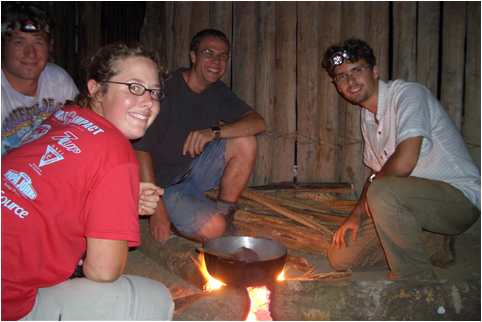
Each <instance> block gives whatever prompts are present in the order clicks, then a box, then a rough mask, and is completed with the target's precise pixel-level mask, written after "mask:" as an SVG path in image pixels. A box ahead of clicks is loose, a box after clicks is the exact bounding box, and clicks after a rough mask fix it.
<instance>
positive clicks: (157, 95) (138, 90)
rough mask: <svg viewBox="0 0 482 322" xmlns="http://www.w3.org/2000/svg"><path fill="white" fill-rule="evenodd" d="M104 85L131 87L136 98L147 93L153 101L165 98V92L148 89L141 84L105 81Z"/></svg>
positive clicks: (157, 89)
mask: <svg viewBox="0 0 482 322" xmlns="http://www.w3.org/2000/svg"><path fill="white" fill-rule="evenodd" d="M104 83H111V84H120V85H126V86H127V87H129V92H131V94H133V95H136V96H142V95H144V93H145V92H149V94H151V97H152V99H153V100H156V101H160V100H161V99H162V98H164V92H163V91H162V90H161V89H159V88H146V87H145V86H144V85H142V84H139V83H124V82H114V81H105V82H104Z"/></svg>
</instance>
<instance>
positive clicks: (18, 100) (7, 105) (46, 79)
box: [2, 63, 79, 155]
mask: <svg viewBox="0 0 482 322" xmlns="http://www.w3.org/2000/svg"><path fill="white" fill-rule="evenodd" d="M78 93H79V90H78V89H77V86H75V83H74V81H73V80H72V78H71V77H70V76H69V74H68V73H67V72H66V71H65V70H63V69H62V68H61V67H59V66H57V65H55V64H52V63H48V64H47V65H46V66H45V68H44V70H43V71H42V73H41V74H40V76H39V80H38V86H37V93H36V95H35V96H27V95H23V94H22V93H19V92H17V91H16V90H15V89H14V88H13V87H12V86H11V85H10V83H9V82H8V79H7V78H6V77H5V75H4V73H3V70H2V155H3V154H4V153H5V152H7V151H8V150H10V149H12V148H15V147H18V146H20V145H22V144H23V142H24V140H25V139H27V138H28V136H29V135H30V133H32V131H33V130H35V128H37V127H38V125H40V124H41V123H42V121H43V120H45V119H46V118H47V117H49V116H50V115H51V114H52V113H53V112H55V111H57V110H58V109H60V108H61V107H62V106H63V105H64V103H65V101H67V100H71V101H73V100H74V99H75V97H76V96H77V94H78Z"/></svg>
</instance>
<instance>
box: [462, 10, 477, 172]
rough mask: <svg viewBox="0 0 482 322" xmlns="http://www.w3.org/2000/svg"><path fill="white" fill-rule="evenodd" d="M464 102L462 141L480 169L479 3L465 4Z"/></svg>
mask: <svg viewBox="0 0 482 322" xmlns="http://www.w3.org/2000/svg"><path fill="white" fill-rule="evenodd" d="M464 102H465V105H464V123H463V133H464V139H465V143H466V144H467V147H468V149H469V152H470V154H471V156H472V158H473V160H474V161H475V163H476V164H477V165H478V166H479V169H480V2H469V3H467V53H466V63H465V95H464Z"/></svg>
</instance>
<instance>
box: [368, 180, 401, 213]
mask: <svg viewBox="0 0 482 322" xmlns="http://www.w3.org/2000/svg"><path fill="white" fill-rule="evenodd" d="M398 181H400V178H396V177H383V178H380V179H376V180H374V181H373V182H372V183H371V184H370V186H369V187H368V190H367V203H368V208H369V211H370V213H371V215H372V216H374V217H377V216H378V215H379V214H380V213H382V211H380V210H381V209H382V208H384V209H386V207H396V206H397V203H398V202H399V197H400V196H399V194H398V193H397V184H398Z"/></svg>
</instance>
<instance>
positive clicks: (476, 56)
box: [64, 1, 480, 191]
mask: <svg viewBox="0 0 482 322" xmlns="http://www.w3.org/2000/svg"><path fill="white" fill-rule="evenodd" d="M76 8H77V9H78V10H80V11H81V17H86V18H87V19H86V18H83V19H80V27H79V39H80V40H81V43H80V44H81V46H82V48H83V49H82V50H83V52H90V51H91V48H95V47H96V46H97V45H98V42H99V41H101V40H100V39H99V37H98V36H96V35H95V32H94V31H95V30H96V28H97V25H102V24H100V23H99V22H98V19H100V18H99V17H98V15H99V14H98V12H96V9H95V8H93V7H92V3H90V2H87V5H77V7H76ZM83 10H84V11H85V10H90V11H89V12H90V13H89V14H88V15H86V14H85V12H84V15H82V12H83ZM145 12H146V16H145V19H144V26H143V28H142V29H141V33H140V35H141V36H140V39H141V41H142V42H143V43H145V44H146V45H147V46H150V47H151V48H153V49H155V50H157V51H158V52H159V53H160V55H161V57H162V58H163V60H164V61H165V62H166V64H167V65H168V67H169V69H171V70H173V69H175V68H177V67H180V66H188V65H189V56H188V53H189V43H190V40H191V38H192V36H193V35H194V34H195V33H196V32H197V31H199V30H201V29H203V28H207V27H212V28H217V29H220V30H222V31H224V32H225V33H226V34H227V36H228V38H229V39H230V41H231V43H232V53H231V59H230V66H229V67H228V69H227V73H226V75H225V77H224V81H225V82H226V83H227V84H228V86H231V87H232V89H233V91H234V92H236V93H237V94H238V95H239V96H240V97H241V98H242V99H244V100H245V101H246V102H247V103H249V104H250V105H252V106H253V107H254V108H255V109H256V110H257V111H258V112H259V113H261V114H262V115H263V116H264V117H265V119H266V122H267V125H268V130H267V132H266V133H265V134H263V135H260V136H259V146H258V158H257V164H256V168H255V170H254V173H253V178H252V181H251V183H252V184H256V185H259V184H267V183H273V182H280V181H292V180H293V177H294V176H295V175H296V178H297V180H298V181H300V182H319V181H323V182H353V183H355V186H356V188H357V190H358V191H359V190H360V188H361V186H362V184H363V181H364V179H365V177H366V174H367V169H365V167H364V166H363V164H362V149H363V146H362V138H361V133H360V129H359V124H360V111H359V108H357V107H354V106H352V105H350V104H348V103H347V102H345V101H344V100H343V99H341V98H340V97H339V95H338V94H337V93H336V90H335V88H334V87H333V85H332V83H331V80H330V79H329V78H328V77H327V75H326V73H325V72H324V70H322V69H321V66H320V62H321V58H322V55H323V53H324V51H325V49H326V48H327V47H328V46H329V45H331V44H333V43H336V42H338V41H340V40H343V39H345V38H348V37H360V38H364V39H366V40H367V41H368V42H369V43H370V44H371V46H372V47H373V49H374V50H375V53H376V56H377V59H378V65H379V67H380V70H381V75H382V78H383V79H395V78H404V79H406V80H410V81H418V82H420V83H423V84H425V85H426V86H427V87H428V88H429V89H430V90H431V91H432V92H433V93H434V94H435V95H436V96H437V97H438V98H439V99H440V100H441V102H442V103H443V105H444V107H445V108H446V109H447V111H448V113H449V115H450V116H451V117H452V118H453V120H454V121H455V123H456V124H457V126H458V127H459V128H460V129H461V131H462V133H463V134H464V138H465V140H466V142H467V144H468V146H469V149H470V151H471V153H472V156H473V157H474V159H475V160H476V162H477V163H478V165H479V167H480V2H341V1H340V2H336V1H330V2H173V1H168V2H147V3H146V10H145ZM91 15H92V16H93V18H95V19H94V23H93V26H92V24H90V25H89V23H90V21H88V20H89V18H88V17H89V16H91ZM64 19H65V18H64ZM84 28H85V30H87V31H84V30H83V29H84ZM89 28H90V29H89ZM85 33H88V34H87V36H86V35H85ZM69 64H71V63H69Z"/></svg>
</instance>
